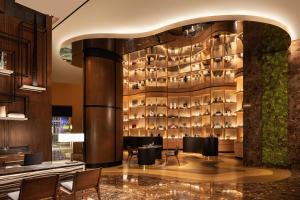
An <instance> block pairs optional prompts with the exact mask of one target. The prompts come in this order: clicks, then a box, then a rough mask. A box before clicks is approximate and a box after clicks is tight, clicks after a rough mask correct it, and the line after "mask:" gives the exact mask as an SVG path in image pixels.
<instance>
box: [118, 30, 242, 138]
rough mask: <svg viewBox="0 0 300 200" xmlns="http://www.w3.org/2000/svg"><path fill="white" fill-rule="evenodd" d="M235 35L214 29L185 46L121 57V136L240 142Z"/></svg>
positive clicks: (237, 37)
mask: <svg viewBox="0 0 300 200" xmlns="http://www.w3.org/2000/svg"><path fill="white" fill-rule="evenodd" d="M240 36H241V34H229V33H226V34H225V33H219V34H214V35H212V36H211V37H208V38H206V39H205V40H204V41H200V42H197V43H193V44H190V45H187V46H180V47H179V46H178V45H177V46H176V45H175V44H173V43H167V44H164V45H158V46H154V47H151V48H148V49H143V50H140V51H136V52H132V53H129V54H126V55H124V57H123V68H124V70H123V73H124V74H123V76H124V81H123V88H124V91H123V93H124V97H123V108H124V113H123V114H124V127H123V130H124V136H162V137H164V138H169V139H181V138H182V137H184V136H203V137H205V136H210V135H214V136H218V137H219V138H220V139H224V140H226V139H227V140H228V139H229V140H236V141H239V142H240V141H242V137H243V131H242V126H243V118H242V117H243V116H242V115H243V112H242V101H243V98H242V97H243V92H242V91H243V83H242V82H241V81H240V79H241V78H242V76H239V77H236V70H237V69H242V68H243V44H242V37H240ZM240 71H241V70H240Z"/></svg>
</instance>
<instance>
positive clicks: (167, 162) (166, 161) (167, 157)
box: [166, 156, 168, 165]
mask: <svg viewBox="0 0 300 200" xmlns="http://www.w3.org/2000/svg"><path fill="white" fill-rule="evenodd" d="M167 164H168V156H166V165H167Z"/></svg>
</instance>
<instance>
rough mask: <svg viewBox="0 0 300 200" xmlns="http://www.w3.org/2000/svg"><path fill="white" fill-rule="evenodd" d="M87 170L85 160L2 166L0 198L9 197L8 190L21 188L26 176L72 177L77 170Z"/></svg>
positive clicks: (0, 171)
mask: <svg viewBox="0 0 300 200" xmlns="http://www.w3.org/2000/svg"><path fill="white" fill-rule="evenodd" d="M83 170H85V163H83V162H73V163H70V162H67V161H55V162H43V163H42V164H39V165H30V166H10V167H3V168H0V199H7V196H6V194H7V193H8V192H12V191H16V190H18V189H19V187H20V184H21V181H22V180H23V179H26V178H36V177H42V176H49V175H55V174H59V175H60V179H66V178H69V177H71V176H72V175H73V174H74V173H75V172H77V171H83Z"/></svg>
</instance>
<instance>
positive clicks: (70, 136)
mask: <svg viewBox="0 0 300 200" xmlns="http://www.w3.org/2000/svg"><path fill="white" fill-rule="evenodd" d="M58 142H70V144H71V157H70V161H71V162H72V163H73V162H76V161H73V142H84V133H59V134H58Z"/></svg>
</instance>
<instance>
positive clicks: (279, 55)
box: [244, 21, 291, 166]
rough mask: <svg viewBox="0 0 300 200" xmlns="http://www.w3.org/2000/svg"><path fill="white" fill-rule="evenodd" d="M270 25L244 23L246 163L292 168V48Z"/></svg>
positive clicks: (281, 34) (287, 38) (285, 36)
mask: <svg viewBox="0 0 300 200" xmlns="http://www.w3.org/2000/svg"><path fill="white" fill-rule="evenodd" d="M290 42H291V39H290V37H289V35H288V34H287V33H286V32H285V31H284V30H282V29H280V28H278V27H275V26H273V25H269V24H263V23H258V22H249V21H246V22H244V55H245V56H244V103H247V104H249V105H251V107H249V108H244V126H245V127H244V155H245V156H244V163H245V165H252V166H253V165H254V166H262V165H265V166H288V165H289V163H290V161H289V156H288V155H289V150H288V149H289V148H288V144H289V143H288V48H289V46H290Z"/></svg>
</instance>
